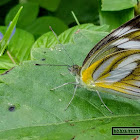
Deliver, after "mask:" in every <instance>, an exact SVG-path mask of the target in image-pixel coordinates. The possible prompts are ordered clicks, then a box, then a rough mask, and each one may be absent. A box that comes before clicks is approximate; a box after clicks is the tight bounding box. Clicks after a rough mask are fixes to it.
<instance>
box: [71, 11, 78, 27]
mask: <svg viewBox="0 0 140 140" xmlns="http://www.w3.org/2000/svg"><path fill="white" fill-rule="evenodd" d="M71 13H72V15H73V17H74V19H75V21H76V23H77V25H80V23H79V21H78V19H77V17H76V16H75V14H74V12H73V11H71Z"/></svg>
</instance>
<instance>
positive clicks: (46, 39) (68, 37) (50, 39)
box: [33, 24, 108, 48]
mask: <svg viewBox="0 0 140 140" xmlns="http://www.w3.org/2000/svg"><path fill="white" fill-rule="evenodd" d="M81 29H85V30H90V31H93V32H95V31H98V32H100V34H102V32H105V31H107V30H108V26H107V25H103V26H95V25H93V24H81V25H77V26H74V27H72V28H70V29H68V30H66V31H64V32H63V33H61V34H60V35H59V36H58V39H59V40H60V42H61V43H62V44H67V43H72V42H73V37H74V34H75V33H76V32H77V31H79V30H81ZM98 32H97V34H98ZM103 35H104V33H103ZM96 37H97V36H96ZM96 37H95V38H96ZM102 37H103V36H102ZM102 37H100V39H101V38H102ZM91 38H93V39H94V36H92V37H91ZM98 41H99V40H98ZM96 43H97V42H96ZM56 44H58V41H57V39H56V37H54V34H53V33H52V32H48V33H46V34H44V35H42V36H41V37H40V38H38V40H37V41H36V42H35V44H34V45H33V48H40V47H41V48H50V47H52V48H53V47H55V45H56Z"/></svg>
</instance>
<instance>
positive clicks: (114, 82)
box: [82, 50, 140, 98]
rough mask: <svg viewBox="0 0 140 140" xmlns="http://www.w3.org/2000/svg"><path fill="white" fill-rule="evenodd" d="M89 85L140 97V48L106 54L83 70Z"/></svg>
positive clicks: (83, 79)
mask: <svg viewBox="0 0 140 140" xmlns="http://www.w3.org/2000/svg"><path fill="white" fill-rule="evenodd" d="M82 81H83V82H84V83H86V85H87V87H89V88H93V86H95V87H101V88H106V89H111V90H114V91H118V92H121V93H125V94H128V95H132V96H136V97H139V98H140V50H127V51H124V52H121V53H120V52H118V53H114V54H111V55H108V56H106V57H105V58H103V59H100V60H98V61H96V62H95V63H94V64H92V65H91V66H90V67H89V68H87V69H86V70H84V71H82Z"/></svg>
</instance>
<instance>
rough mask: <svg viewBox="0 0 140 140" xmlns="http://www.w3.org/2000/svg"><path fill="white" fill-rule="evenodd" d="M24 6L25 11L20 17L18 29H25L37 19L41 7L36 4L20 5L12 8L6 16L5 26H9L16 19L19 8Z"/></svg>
mask: <svg viewBox="0 0 140 140" xmlns="http://www.w3.org/2000/svg"><path fill="white" fill-rule="evenodd" d="M21 6H23V7H24V8H23V11H22V13H21V15H20V17H19V20H18V23H17V27H20V28H24V27H26V26H28V25H29V24H31V23H32V22H33V21H34V20H35V19H36V17H37V15H38V12H39V6H38V5H37V4H35V3H25V4H18V5H16V6H15V7H14V8H12V9H11V10H10V11H9V13H8V14H7V16H6V19H5V24H6V25H8V24H9V22H10V21H11V20H12V18H13V17H14V15H15V13H16V12H17V11H18V9H19V7H21Z"/></svg>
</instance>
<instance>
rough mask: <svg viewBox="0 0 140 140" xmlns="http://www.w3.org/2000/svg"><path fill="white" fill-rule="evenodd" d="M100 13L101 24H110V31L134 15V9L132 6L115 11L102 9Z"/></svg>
mask: <svg viewBox="0 0 140 140" xmlns="http://www.w3.org/2000/svg"><path fill="white" fill-rule="evenodd" d="M99 13H100V14H99V17H100V24H101V25H104V24H107V25H109V26H110V28H109V31H111V30H112V29H116V28H117V27H119V26H120V25H122V24H124V23H125V22H127V21H128V20H130V19H132V18H133V17H134V9H132V8H131V9H126V10H122V11H113V12H107V11H100V12H99Z"/></svg>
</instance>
